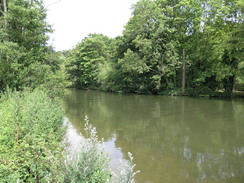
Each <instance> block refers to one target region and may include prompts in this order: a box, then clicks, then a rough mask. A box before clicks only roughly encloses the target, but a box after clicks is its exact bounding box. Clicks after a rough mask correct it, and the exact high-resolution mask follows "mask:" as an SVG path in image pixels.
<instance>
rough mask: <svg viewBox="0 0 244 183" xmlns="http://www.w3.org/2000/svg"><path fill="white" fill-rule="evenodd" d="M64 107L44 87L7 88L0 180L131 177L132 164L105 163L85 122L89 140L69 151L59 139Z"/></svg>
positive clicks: (1, 112)
mask: <svg viewBox="0 0 244 183" xmlns="http://www.w3.org/2000/svg"><path fill="white" fill-rule="evenodd" d="M62 121H63V110H62V108H61V104H60V101H59V100H58V99H53V98H50V97H49V96H48V94H46V93H45V92H43V91H40V90H36V91H33V92H27V91H25V92H11V91H9V90H8V91H6V92H5V93H3V94H2V95H1V103H0V131H1V133H0V145H1V146H0V162H1V163H0V180H1V182H2V183H5V182H6V183H9V182H58V183H62V182H63V183H65V182H67V183H70V182H73V183H77V182H81V183H88V182H91V183H96V182H101V183H102V182H104V183H105V182H107V183H109V182H113V183H114V182H118V183H129V182H131V183H132V182H134V175H135V174H136V173H137V172H134V166H135V165H133V164H132V156H131V154H129V157H130V160H131V162H125V164H123V165H122V166H121V173H120V175H117V176H116V175H115V174H114V173H113V172H112V171H111V170H110V169H109V167H108V163H109V156H108V154H105V153H104V151H103V148H102V142H101V141H99V140H98V137H97V135H96V129H95V128H94V127H92V126H91V124H89V123H88V119H86V121H87V123H86V126H85V130H86V132H87V135H88V136H87V139H85V141H84V142H83V143H82V144H81V150H80V151H79V152H78V153H77V154H75V155H74V157H70V156H69V152H66V151H65V146H63V145H62V143H61V142H62V140H63V137H64V134H65V128H64V127H63V125H62Z"/></svg>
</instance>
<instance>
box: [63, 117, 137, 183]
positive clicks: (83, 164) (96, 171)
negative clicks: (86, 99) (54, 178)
mask: <svg viewBox="0 0 244 183" xmlns="http://www.w3.org/2000/svg"><path fill="white" fill-rule="evenodd" d="M85 121H86V124H85V131H86V135H87V138H86V139H84V140H83V142H81V149H80V151H78V152H77V153H75V154H73V156H70V154H69V153H67V154H68V155H67V157H66V160H65V167H66V173H67V174H66V176H65V178H66V180H65V182H67V183H77V182H79V183H115V182H116V183H134V182H135V180H134V176H135V175H136V174H137V173H138V172H139V171H137V172H134V168H135V164H133V163H132V160H133V157H132V154H131V153H128V155H129V158H130V161H124V162H122V165H121V167H120V174H119V175H116V174H115V173H114V172H112V171H111V170H110V169H109V160H110V159H109V157H108V154H106V153H105V152H104V149H103V145H102V142H103V141H99V140H98V137H97V131H96V128H95V127H93V126H92V125H91V124H89V120H88V118H87V117H86V119H85Z"/></svg>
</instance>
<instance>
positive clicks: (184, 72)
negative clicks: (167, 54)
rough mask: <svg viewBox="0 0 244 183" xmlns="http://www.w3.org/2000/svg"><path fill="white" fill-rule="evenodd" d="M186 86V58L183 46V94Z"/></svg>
mask: <svg viewBox="0 0 244 183" xmlns="http://www.w3.org/2000/svg"><path fill="white" fill-rule="evenodd" d="M185 87H186V58H185V48H183V53H182V89H181V90H182V94H183V95H184V94H185Z"/></svg>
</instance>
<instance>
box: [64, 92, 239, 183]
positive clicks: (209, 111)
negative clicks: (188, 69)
mask: <svg viewBox="0 0 244 183" xmlns="http://www.w3.org/2000/svg"><path fill="white" fill-rule="evenodd" d="M70 91H71V92H70V94H69V95H68V96H66V97H65V98H64V107H65V112H66V114H65V116H66V118H67V119H68V120H69V121H70V122H71V124H72V125H73V127H74V128H75V129H76V130H77V132H81V133H83V128H84V123H85V122H84V118H85V116H88V118H89V120H90V122H91V124H92V125H94V126H95V127H96V128H97V131H98V136H99V137H100V138H104V144H105V150H106V151H108V152H109V153H110V157H111V159H112V161H111V167H112V168H114V169H116V168H117V167H118V166H119V159H128V157H127V152H131V153H132V154H133V156H134V163H135V164H136V169H137V170H140V171H141V172H140V173H139V174H137V176H136V182H137V183H232V182H233V183H243V182H244V99H232V100H231V99H228V100H223V99H211V100H210V99H206V98H189V97H167V96H149V95H121V94H111V93H103V92H97V91H82V90H75V89H72V90H70ZM115 171H116V170H115Z"/></svg>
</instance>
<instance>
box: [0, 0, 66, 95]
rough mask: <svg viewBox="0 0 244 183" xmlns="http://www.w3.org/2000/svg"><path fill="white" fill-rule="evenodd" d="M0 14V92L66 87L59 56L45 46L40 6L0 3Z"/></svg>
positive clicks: (10, 0) (19, 0)
mask: <svg viewBox="0 0 244 183" xmlns="http://www.w3.org/2000/svg"><path fill="white" fill-rule="evenodd" d="M0 10H1V11H0V12H1V13H0V90H5V89H6V88H7V86H8V87H10V88H15V89H17V90H22V89H24V88H29V89H34V88H36V87H42V88H46V89H47V88H48V89H49V90H50V89H55V88H60V87H63V86H67V84H68V83H67V81H65V78H66V74H65V71H64V66H63V65H64V60H63V59H62V55H60V54H58V53H55V52H54V51H53V49H52V48H51V47H49V46H47V40H48V39H49V37H48V35H47V34H48V33H50V32H52V29H51V27H50V26H49V25H48V24H47V22H46V20H45V18H46V10H45V8H44V5H43V2H42V1H31V0H7V1H6V0H1V1H0ZM57 81H58V82H57Z"/></svg>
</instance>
